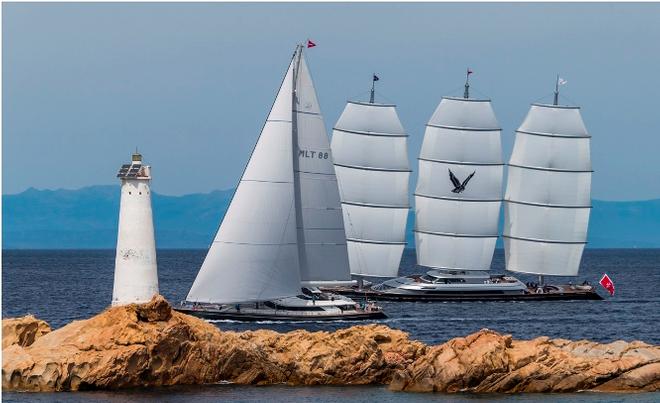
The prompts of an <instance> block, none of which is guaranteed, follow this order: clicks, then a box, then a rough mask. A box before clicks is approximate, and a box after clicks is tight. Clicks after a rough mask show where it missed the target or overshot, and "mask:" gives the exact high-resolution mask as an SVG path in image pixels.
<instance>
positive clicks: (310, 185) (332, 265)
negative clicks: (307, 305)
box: [293, 50, 351, 285]
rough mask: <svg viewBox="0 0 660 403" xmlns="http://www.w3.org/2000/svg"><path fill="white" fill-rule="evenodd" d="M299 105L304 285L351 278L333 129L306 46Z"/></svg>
mask: <svg viewBox="0 0 660 403" xmlns="http://www.w3.org/2000/svg"><path fill="white" fill-rule="evenodd" d="M296 71H297V74H296V87H295V93H296V100H295V105H294V116H293V117H294V143H295V144H296V150H295V153H296V154H295V157H294V178H295V182H296V187H295V188H296V204H297V205H298V206H299V208H298V209H297V218H296V220H297V223H298V226H297V232H298V250H299V261H300V278H301V281H302V282H303V285H322V284H323V283H326V284H327V283H328V282H330V283H332V282H337V281H339V282H341V281H350V279H351V277H350V269H349V263H348V253H347V249H346V237H345V235H344V223H343V219H342V212H341V204H340V201H339V189H338V187H337V178H336V176H335V170H334V167H333V163H332V161H333V160H332V154H331V152H330V144H329V141H328V134H327V132H326V129H325V124H324V122H323V116H322V115H321V108H320V106H319V102H318V99H317V97H316V90H315V89H314V83H313V82H312V77H311V76H310V72H309V69H308V67H307V63H306V62H305V58H304V56H303V54H302V50H301V51H300V58H299V64H298V67H297V70H296Z"/></svg>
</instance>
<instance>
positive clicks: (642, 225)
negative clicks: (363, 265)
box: [2, 186, 660, 249]
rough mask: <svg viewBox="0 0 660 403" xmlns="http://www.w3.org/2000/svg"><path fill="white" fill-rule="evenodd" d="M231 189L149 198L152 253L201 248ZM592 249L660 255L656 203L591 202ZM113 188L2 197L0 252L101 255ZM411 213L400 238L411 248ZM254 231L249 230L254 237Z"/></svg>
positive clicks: (113, 205) (113, 207) (659, 202)
mask: <svg viewBox="0 0 660 403" xmlns="http://www.w3.org/2000/svg"><path fill="white" fill-rule="evenodd" d="M232 193H233V190H223V191H214V192H211V193H203V194H202V193H199V194H190V195H184V196H165V195H160V194H158V193H155V192H152V195H153V211H154V225H155V227H156V243H157V246H158V247H159V248H181V249H185V248H207V247H208V246H209V244H210V243H211V240H212V239H213V237H214V235H215V232H216V230H217V228H218V223H219V221H220V219H221V218H222V216H223V214H224V211H225V210H226V208H227V206H228V205H229V201H230V199H231V196H232ZM593 206H594V207H593V210H592V212H591V222H590V224H589V244H588V247H591V248H660V199H656V200H645V201H626V202H610V201H600V200H594V201H593ZM118 214H119V186H91V187H86V188H82V189H78V190H36V189H28V190H26V191H24V192H22V193H19V194H15V195H3V196H2V247H3V249H92V248H95V249H106V248H114V247H115V242H116V239H117V221H118ZM413 221H414V215H413V213H412V212H411V213H410V215H409V220H408V230H407V233H406V237H407V239H408V243H409V245H410V246H411V247H412V246H413V245H414V243H413V235H412V224H413ZM258 230H259V229H258V228H255V231H258Z"/></svg>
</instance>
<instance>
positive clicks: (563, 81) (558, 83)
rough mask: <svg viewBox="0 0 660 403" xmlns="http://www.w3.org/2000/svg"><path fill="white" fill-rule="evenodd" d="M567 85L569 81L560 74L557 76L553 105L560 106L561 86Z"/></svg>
mask: <svg viewBox="0 0 660 403" xmlns="http://www.w3.org/2000/svg"><path fill="white" fill-rule="evenodd" d="M566 83H568V81H566V80H564V79H563V78H561V77H559V74H557V81H555V100H554V103H553V105H559V86H560V85H564V84H566Z"/></svg>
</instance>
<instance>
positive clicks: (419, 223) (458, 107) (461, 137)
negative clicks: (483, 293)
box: [415, 83, 503, 270]
mask: <svg viewBox="0 0 660 403" xmlns="http://www.w3.org/2000/svg"><path fill="white" fill-rule="evenodd" d="M500 137H501V129H500V127H499V124H498V122H497V119H496V118H495V113H494V112H493V109H492V107H491V103H490V100H485V99H473V98H468V96H467V83H466V97H464V98H453V97H444V98H443V99H442V101H441V102H440V104H439V105H438V108H437V109H436V110H435V113H434V114H433V116H432V117H431V119H430V120H429V122H428V124H427V126H426V132H425V133H424V140H423V143H422V149H421V152H420V156H419V178H418V182H417V189H416V191H415V212H416V225H415V242H416V250H417V262H418V264H420V265H422V266H427V267H434V268H441V269H461V270H489V269H490V263H491V260H492V257H493V252H494V250H495V242H496V241H497V237H498V235H497V224H498V219H499V212H500V205H501V199H502V175H503V163H502V147H501V138H500Z"/></svg>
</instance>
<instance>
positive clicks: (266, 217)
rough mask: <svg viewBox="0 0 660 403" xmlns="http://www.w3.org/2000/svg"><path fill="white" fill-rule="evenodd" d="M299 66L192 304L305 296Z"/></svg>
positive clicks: (287, 83)
mask: <svg viewBox="0 0 660 403" xmlns="http://www.w3.org/2000/svg"><path fill="white" fill-rule="evenodd" d="M294 62H295V58H294V60H293V61H292V62H291V64H290V65H289V68H288V70H287V73H286V75H285V77H284V80H283V82H282V85H281V87H280V90H279V92H278V94H277V98H276V99H275V102H274V104H273V106H272V109H271V111H270V114H269V115H268V119H267V120H266V123H265V124H264V127H263V129H262V131H261V134H260V136H259V139H258V140H257V144H256V146H255V148H254V150H253V152H252V156H251V157H250V161H249V162H248V164H247V167H246V168H245V171H244V172H243V176H242V177H241V181H240V182H239V184H238V187H237V188H236V193H235V194H234V197H233V199H232V201H231V204H230V205H229V209H228V210H227V213H226V215H225V217H224V218H223V220H222V223H221V225H220V228H219V230H218V233H217V234H216V236H215V239H214V240H213V243H212V244H211V247H210V249H209V251H208V254H207V255H206V259H204V263H203V264H202V267H201V269H200V271H199V273H198V274H197V277H196V278H195V282H194V283H193V285H192V288H191V289H190V292H189V293H188V297H187V300H188V301H191V302H210V303H233V302H248V301H260V300H269V299H275V298H280V297H286V296H292V295H297V294H299V293H300V272H299V264H298V248H297V240H296V213H295V203H294V183H293V182H294V177H293V159H292V155H293V149H292V147H293V141H292V112H291V106H292V102H293V98H292V92H293V74H294Z"/></svg>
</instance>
